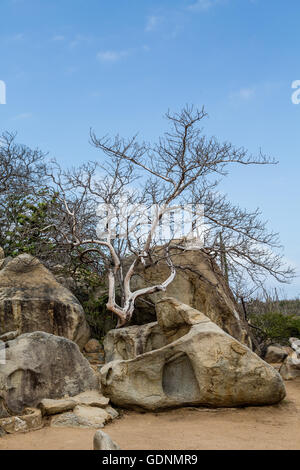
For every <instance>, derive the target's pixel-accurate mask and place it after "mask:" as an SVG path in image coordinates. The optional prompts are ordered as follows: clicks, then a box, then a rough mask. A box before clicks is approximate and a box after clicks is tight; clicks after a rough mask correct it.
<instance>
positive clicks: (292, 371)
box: [279, 352, 300, 380]
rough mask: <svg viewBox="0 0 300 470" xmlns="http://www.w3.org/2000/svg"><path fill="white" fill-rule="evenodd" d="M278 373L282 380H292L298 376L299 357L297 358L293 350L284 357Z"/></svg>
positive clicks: (299, 371) (299, 375)
mask: <svg viewBox="0 0 300 470" xmlns="http://www.w3.org/2000/svg"><path fill="white" fill-rule="evenodd" d="M279 373H280V375H281V377H282V378H283V379H284V380H293V379H295V378H296V377H300V359H298V357H297V353H296V352H293V353H292V354H291V355H290V356H288V357H287V358H286V359H285V361H284V363H283V364H282V366H281V367H280V371H279Z"/></svg>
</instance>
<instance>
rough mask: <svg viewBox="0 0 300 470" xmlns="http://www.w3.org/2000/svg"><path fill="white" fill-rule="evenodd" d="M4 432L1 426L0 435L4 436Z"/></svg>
mask: <svg viewBox="0 0 300 470" xmlns="http://www.w3.org/2000/svg"><path fill="white" fill-rule="evenodd" d="M5 434H6V432H5V431H4V429H3V428H0V437H3V436H5Z"/></svg>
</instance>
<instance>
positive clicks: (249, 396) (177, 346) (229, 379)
mask: <svg viewBox="0 0 300 470" xmlns="http://www.w3.org/2000/svg"><path fill="white" fill-rule="evenodd" d="M156 310H157V318H158V324H157V325H156V326H155V328H156V330H158V328H159V329H160V331H161V336H164V338H165V345H164V346H162V347H160V348H159V349H153V350H148V351H147V352H143V353H142V354H140V355H137V356H136V357H134V358H133V359H127V360H124V359H123V360H120V359H119V360H114V361H112V362H109V363H107V364H106V365H105V366H104V367H102V369H101V371H100V374H101V383H102V393H103V394H104V395H105V396H107V397H109V398H110V399H111V401H112V403H113V404H115V405H117V406H121V407H125V408H132V409H146V410H159V409H164V408H172V407H179V406H187V405H190V406H196V405H205V406H207V405H208V406H214V407H231V406H243V405H271V404H275V403H278V402H279V401H281V400H282V399H283V398H284V397H285V387H284V384H283V381H282V379H281V377H280V375H279V374H278V372H277V371H276V370H275V369H274V368H273V367H271V366H270V365H269V364H267V363H266V362H264V361H263V360H262V359H260V358H259V357H258V356H257V355H256V354H255V353H253V352H252V351H251V350H250V349H249V348H248V347H246V346H245V345H243V344H241V343H240V342H239V341H237V340H236V339H234V338H233V337H232V336H230V335H229V334H227V333H225V332H224V331H223V330H222V329H221V328H220V327H219V326H217V325H216V324H215V323H213V322H212V321H211V320H210V319H209V318H208V317H207V316H206V315H204V314H203V313H201V312H200V311H197V310H195V309H193V308H191V307H189V306H188V305H184V304H182V303H180V302H179V301H178V300H176V299H174V298H168V299H162V300H161V301H160V302H158V303H157V306H156ZM130 328H131V327H129V328H127V330H130ZM153 328H154V327H153ZM153 328H152V329H151V328H149V329H148V330H146V329H141V330H140V331H138V330H137V329H136V327H135V330H134V331H135V334H136V335H137V336H138V341H139V342H140V343H143V344H147V337H142V336H143V335H147V334H151V331H152V330H153ZM117 331H118V332H120V333H117ZM117 331H116V332H115V333H114V340H115V341H116V337H117V336H118V335H120V338H121V341H124V338H126V336H124V332H123V331H122V330H117ZM127 336H130V335H129V334H128V335H127ZM136 342H137V341H136ZM148 344H149V343H148ZM125 349H126V348H125ZM125 349H124V348H123V347H122V348H120V349H119V354H120V353H122V351H124V350H125ZM129 350H130V348H128V349H127V351H129ZM126 354H127V352H126Z"/></svg>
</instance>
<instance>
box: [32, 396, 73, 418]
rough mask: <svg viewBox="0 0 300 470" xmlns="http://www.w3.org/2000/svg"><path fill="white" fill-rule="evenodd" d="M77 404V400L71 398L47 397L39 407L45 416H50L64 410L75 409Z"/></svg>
mask: <svg viewBox="0 0 300 470" xmlns="http://www.w3.org/2000/svg"><path fill="white" fill-rule="evenodd" d="M76 405H77V403H76V401H74V400H71V399H62V400H51V399H49V398H45V399H44V400H42V401H41V403H40V404H39V408H40V409H41V411H42V414H43V416H44V415H47V416H49V415H56V414H58V413H63V412H64V411H70V410H74V408H75V406H76Z"/></svg>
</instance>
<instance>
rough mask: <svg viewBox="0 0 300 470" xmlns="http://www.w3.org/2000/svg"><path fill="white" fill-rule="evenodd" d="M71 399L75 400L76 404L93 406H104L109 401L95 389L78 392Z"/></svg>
mask: <svg viewBox="0 0 300 470" xmlns="http://www.w3.org/2000/svg"><path fill="white" fill-rule="evenodd" d="M71 400H73V401H75V403H76V404H78V405H85V406H94V407H96V408H105V407H106V406H107V405H108V403H109V398H106V397H104V396H103V395H101V393H99V392H98V391H97V390H88V391H87V392H83V393H79V394H78V395H76V396H75V397H72V398H71Z"/></svg>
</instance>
